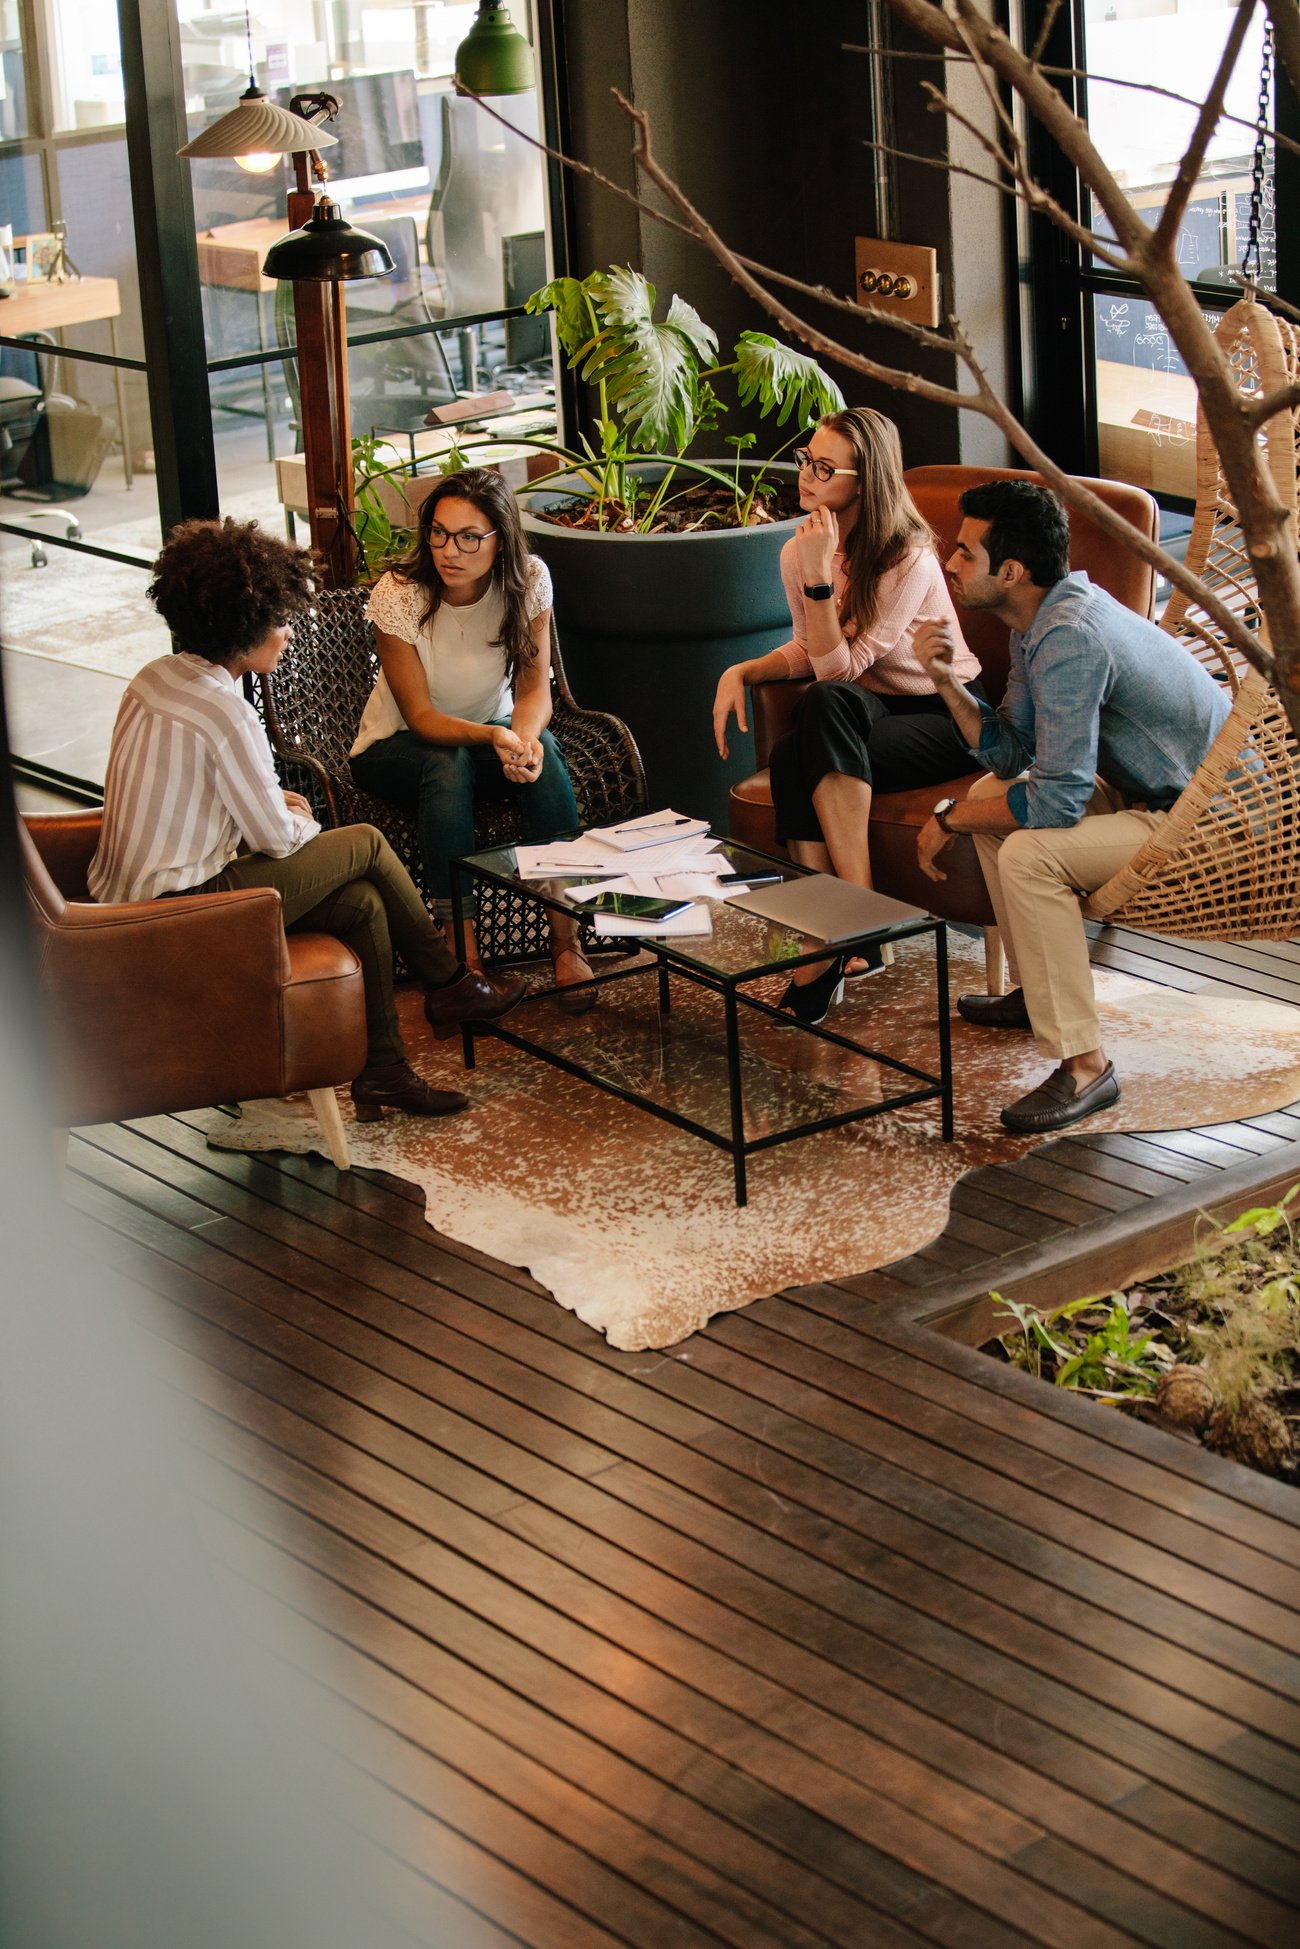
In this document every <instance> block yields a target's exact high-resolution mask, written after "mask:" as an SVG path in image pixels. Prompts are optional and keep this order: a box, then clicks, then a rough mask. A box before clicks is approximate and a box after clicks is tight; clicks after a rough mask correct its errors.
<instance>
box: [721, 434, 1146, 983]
mask: <svg viewBox="0 0 1300 1949" xmlns="http://www.w3.org/2000/svg"><path fill="white" fill-rule="evenodd" d="M905 479H906V481H907V484H908V487H909V488H910V489H911V492H912V498H913V500H914V501H915V502H916V504H917V507H918V508H919V509H920V511H921V513H922V515H923V516H924V517H925V519H926V520H927V521H928V522H929V524H930V526H931V527H932V528H933V529H934V531H935V533H936V535H937V536H938V537H939V549H940V554H941V556H942V558H943V559H945V560H946V559H947V557H948V556H949V555H950V554H951V552H952V548H953V544H954V543H955V542H956V539H957V530H958V528H959V527H960V526H961V519H962V517H961V510H960V508H959V507H958V497H959V496H960V495H961V494H962V493H964V492H965V490H966V489H967V488H968V487H974V486H975V485H976V484H977V483H978V482H980V481H986V480H1029V481H1039V482H1041V479H1042V476H1041V475H1039V474H1031V473H1026V472H1023V471H1022V470H1020V469H1016V468H1007V467H963V466H939V467H912V468H910V469H909V470H908V472H907V474H906V475H905ZM1083 484H1084V485H1085V486H1086V487H1090V488H1091V489H1092V491H1093V492H1094V493H1095V494H1096V495H1097V496H1098V498H1099V499H1100V500H1103V501H1104V502H1105V503H1106V505H1107V506H1108V507H1111V508H1113V509H1115V511H1116V512H1117V513H1118V514H1122V515H1123V516H1124V517H1125V519H1126V520H1128V521H1130V522H1132V524H1133V525H1134V527H1136V528H1138V529H1139V530H1140V531H1141V532H1142V533H1143V534H1146V535H1149V536H1150V537H1151V539H1152V540H1153V541H1154V540H1156V539H1157V537H1158V534H1159V513H1158V510H1157V508H1156V504H1155V502H1154V501H1153V500H1152V498H1151V496H1150V495H1149V494H1147V493H1146V492H1145V491H1144V490H1143V489H1142V488H1140V487H1130V486H1128V485H1127V484H1126V483H1125V482H1122V481H1111V480H1086V481H1084V483H1083ZM1070 566H1071V568H1076V569H1086V570H1087V572H1088V574H1089V576H1091V578H1092V580H1093V581H1094V582H1095V583H1097V584H1098V586H1099V587H1100V588H1103V589H1105V590H1107V591H1108V592H1109V593H1110V594H1111V595H1113V596H1114V597H1115V598H1116V600H1117V601H1119V602H1122V603H1123V604H1124V605H1125V607H1126V608H1129V609H1132V610H1135V611H1136V613H1137V614H1138V615H1139V616H1150V615H1151V614H1152V612H1153V609H1154V607H1155V572H1154V570H1153V569H1152V568H1151V567H1150V565H1149V563H1147V562H1144V561H1143V560H1142V558H1141V556H1139V555H1136V554H1134V552H1133V550H1132V549H1131V548H1128V547H1126V546H1125V545H1124V543H1123V542H1120V541H1116V540H1115V539H1114V538H1113V536H1111V535H1109V534H1108V533H1107V532H1106V531H1105V529H1103V528H1100V527H1098V526H1097V524H1096V522H1094V521H1091V520H1090V519H1088V517H1087V516H1085V515H1079V514H1073V513H1072V514H1071V516H1070ZM961 625H962V631H963V633H964V635H965V637H966V640H967V642H968V643H969V644H970V647H971V649H972V650H973V651H974V652H975V654H976V656H977V657H978V658H979V661H980V667H981V670H982V672H983V676H984V687H985V690H986V692H987V694H988V697H989V700H990V702H992V703H997V702H998V701H999V699H1000V698H1001V696H1002V692H1003V691H1004V689H1005V688H1006V681H1007V665H1008V660H1009V645H1008V640H1007V632H1006V629H1005V628H1004V627H1003V625H1002V624H1001V623H999V622H997V621H996V620H995V619H994V618H993V617H992V616H989V615H986V614H980V613H977V612H975V611H964V612H962V615H961ZM806 688H807V681H806V680H802V679H801V680H798V681H795V682H787V683H766V684H755V685H754V687H753V689H752V690H751V691H750V693H749V699H750V711H751V713H752V715H751V718H750V722H751V724H752V726H753V731H754V745H755V750H756V752H757V756H758V760H759V763H760V764H761V765H762V766H763V767H764V769H763V770H762V771H759V772H756V773H754V774H753V776H752V777H750V778H745V779H742V780H741V781H740V783H739V784H738V785H733V786H732V788H731V833H732V837H733V838H735V839H738V840H739V841H740V842H741V843H742V844H743V845H748V846H758V847H760V848H761V849H762V850H763V851H765V852H780V851H782V850H783V848H781V847H779V846H778V845H777V844H776V824H775V819H774V816H773V812H772V788H771V783H770V780H769V776H768V772H767V769H766V766H767V759H768V754H769V753H770V751H771V749H772V746H773V745H774V744H775V743H776V741H777V739H778V738H779V737H781V736H783V735H784V733H785V732H786V731H787V730H788V729H789V726H790V720H791V717H792V715H793V712H794V707H795V704H796V703H797V702H798V700H799V698H800V697H801V696H802V694H803V692H804V691H805V690H806ZM978 776H979V774H978V772H971V773H970V774H969V775H968V776H966V777H963V778H954V779H950V780H948V781H947V782H946V783H944V784H941V785H922V786H919V787H917V789H916V790H915V791H910V792H889V793H886V792H878V793H876V795H875V796H874V798H873V799H872V803H871V871H872V877H873V878H874V880H875V883H876V886H877V888H878V889H879V891H880V892H881V893H888V894H892V895H893V897H894V898H895V899H896V900H909V901H911V902H912V904H913V905H914V906H917V907H922V908H924V909H925V910H926V911H927V912H929V913H937V914H939V915H941V916H942V918H943V919H945V920H954V921H963V922H966V923H967V924H968V925H972V926H976V927H982V928H984V929H986V930H992V929H993V926H994V917H993V909H992V907H991V906H990V905H989V897H988V893H987V890H986V888H985V885H984V876H983V874H982V873H981V872H980V866H979V860H978V858H977V856H976V853H975V847H974V843H973V842H972V841H971V840H970V839H969V838H960V839H957V840H955V841H954V842H953V844H952V845H951V846H949V847H948V849H947V851H946V852H945V854H944V857H943V869H944V872H945V873H946V875H947V878H946V879H945V880H942V881H934V880H927V879H926V878H925V876H924V874H923V873H922V872H921V869H920V867H919V866H918V865H917V862H916V837H917V834H918V832H919V831H920V829H921V827H922V826H923V825H924V824H925V822H926V820H927V819H928V818H929V817H930V813H931V811H932V810H933V807H934V805H935V804H936V802H937V801H938V800H939V799H942V798H955V799H961V798H965V796H966V793H967V791H968V790H969V789H970V786H971V784H972V783H973V781H974V780H975V779H976V778H977V777H978ZM988 946H989V963H990V969H989V973H990V990H991V992H997V991H998V989H999V987H1000V972H999V971H1000V967H1001V955H1000V951H999V949H998V947H997V943H996V937H995V936H994V937H993V938H991V939H989V942H988Z"/></svg>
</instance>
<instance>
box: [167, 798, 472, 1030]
mask: <svg viewBox="0 0 1300 1949" xmlns="http://www.w3.org/2000/svg"><path fill="white" fill-rule="evenodd" d="M234 887H275V888H276V890H277V891H278V893H279V895H280V899H281V901H282V902H283V904H284V925H285V930H286V932H288V933H306V934H333V935H334V936H335V938H336V939H338V940H340V941H343V942H345V943H346V945H347V946H348V947H350V948H351V949H352V952H353V953H354V954H355V955H356V957H357V959H358V961H359V962H360V963H361V980H362V985H363V987H364V990H365V1001H366V1043H367V1049H366V1063H367V1066H373V1065H375V1064H379V1063H394V1062H401V1060H402V1059H403V1056H404V1055H405V1053H406V1052H405V1049H404V1047H403V1044H402V1032H401V1029H400V1028H399V1027H398V1022H397V1008H396V1005H395V1004H394V1000H393V948H394V946H396V947H397V949H398V951H399V952H400V954H401V956H402V959H403V960H404V961H405V962H406V964H407V966H408V967H409V968H410V970H411V972H412V974H414V975H415V977H416V979H417V980H418V981H419V982H420V983H421V985H422V986H423V987H425V988H443V987H445V986H446V984H447V983H448V982H449V981H451V980H453V979H454V978H455V976H456V974H457V971H458V965H459V964H458V963H457V961H456V957H455V956H454V955H453V954H452V952H451V950H450V949H449V948H448V946H447V943H446V941H445V940H444V939H443V937H442V932H441V930H440V929H439V928H437V927H436V926H435V925H434V923H433V922H432V921H431V920H430V918H429V915H428V913H427V912H426V910H425V905H424V902H423V900H421V898H420V896H419V894H418V893H417V892H416V890H415V887H414V886H413V885H412V883H411V876H410V874H409V873H408V872H407V870H406V868H405V867H404V866H403V865H402V862H401V861H400V860H399V859H398V857H397V855H396V853H395V852H394V851H393V849H392V847H391V846H390V845H389V843H388V841H387V840H386V839H385V838H384V836H383V834H382V833H381V832H378V831H376V829H375V827H374V826H335V827H334V828H333V830H331V831H329V832H322V833H319V834H318V835H317V836H316V838H315V839H309V840H308V841H307V842H306V844H305V845H303V846H300V847H299V848H298V850H297V852H296V853H290V854H289V855H288V857H287V858H286V859H269V858H268V857H267V855H266V854H265V853H245V854H242V855H241V856H240V857H239V858H238V859H232V860H231V862H230V864H229V866H227V867H226V868H225V869H224V871H223V872H221V873H218V874H217V875H216V877H215V878H214V879H211V880H209V881H208V882H207V884H206V885H205V886H201V887H191V888H189V889H188V891H189V892H191V893H218V892H220V893H226V892H229V891H230V890H231V889H232V888H234Z"/></svg>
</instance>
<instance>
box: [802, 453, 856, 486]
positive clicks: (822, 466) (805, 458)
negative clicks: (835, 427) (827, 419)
mask: <svg viewBox="0 0 1300 1949" xmlns="http://www.w3.org/2000/svg"><path fill="white" fill-rule="evenodd" d="M790 458H791V460H793V462H794V464H795V466H796V467H797V468H798V469H799V471H800V473H802V472H803V470H804V468H805V467H807V468H808V469H809V470H810V471H811V473H812V476H813V479H814V480H820V481H827V480H834V478H835V476H836V474H854V475H856V473H857V471H858V470H857V468H856V467H832V466H831V463H830V461H829V460H814V459H813V456H812V455H811V454H810V453H809V451H808V449H807V447H796V448H795V450H794V452H793V453H792V454H791V455H790Z"/></svg>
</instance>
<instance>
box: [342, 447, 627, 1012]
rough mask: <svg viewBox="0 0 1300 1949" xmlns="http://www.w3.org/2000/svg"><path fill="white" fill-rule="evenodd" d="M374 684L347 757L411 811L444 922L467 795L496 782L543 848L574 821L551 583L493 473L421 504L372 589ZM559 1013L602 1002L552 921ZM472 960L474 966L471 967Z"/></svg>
mask: <svg viewBox="0 0 1300 1949" xmlns="http://www.w3.org/2000/svg"><path fill="white" fill-rule="evenodd" d="M366 613H367V615H368V616H369V617H370V620H371V621H372V622H373V623H374V625H375V636H376V640H377V642H378V646H379V662H380V675H379V677H378V678H377V679H376V682H375V688H374V690H373V691H372V693H371V696H370V701H369V703H368V704H367V705H366V708H365V712H364V714H363V716H362V719H361V728H360V730H359V732H358V734H357V741H356V743H355V744H354V745H353V747H352V753H351V766H352V776H353V777H354V778H355V780H356V782H357V784H358V785H359V786H360V787H361V789H362V791H364V792H373V793H374V795H375V797H376V798H381V799H388V800H389V801H390V802H391V803H392V804H393V805H398V806H400V807H401V808H402V809H403V811H405V812H409V813H410V814H411V816H412V818H413V819H414V820H415V822H416V826H417V829H418V831H419V835H420V853H421V857H422V859H423V862H424V872H425V878H426V880H427V882H428V885H429V888H430V891H431V892H432V894H433V897H434V908H435V911H436V912H438V913H439V914H440V915H442V916H443V917H444V918H445V917H446V916H447V915H449V914H450V912H451V865H450V862H451V861H452V860H453V859H455V858H456V857H457V856H458V855H460V854H463V853H472V852H473V851H474V799H475V795H476V793H477V792H478V791H479V790H480V789H481V788H482V787H483V786H484V785H485V784H486V783H487V782H488V781H489V780H491V781H493V782H494V783H495V782H499V781H500V780H501V779H504V780H505V782H506V784H507V785H508V786H509V787H510V789H511V791H512V793H513V794H514V795H515V796H516V797H517V799H518V801H519V814H520V823H521V826H522V829H523V836H524V838H525V840H527V841H528V842H529V843H530V844H533V845H536V844H540V843H544V842H545V841H546V840H548V839H554V838H555V837H556V836H557V834H559V833H562V832H568V831H571V830H572V828H573V827H574V826H576V825H577V823H578V808H577V805H576V803H575V802H574V797H573V787H572V785H571V784H570V782H569V774H568V771H567V769H566V767H565V763H564V758H563V756H562V754H561V751H560V747H559V745H558V744H557V743H556V742H555V739H554V738H553V737H552V736H551V733H550V732H549V731H548V730H547V728H546V726H547V722H548V720H549V718H550V715H551V578H550V573H549V571H548V569H547V567H546V564H545V563H544V562H543V561H541V560H539V559H538V557H537V556H535V555H530V554H529V553H528V548H527V544H526V543H525V540H524V534H523V529H522V527H521V526H520V522H519V511H518V508H517V507H516V505H515V497H514V495H513V493H512V492H511V490H510V488H509V487H508V486H507V485H506V483H505V481H504V480H503V479H502V478H501V476H500V474H497V473H493V472H491V471H490V470H489V469H488V468H485V467H470V468H466V469H465V470H464V471H463V472H461V473H459V474H448V475H447V476H446V478H445V479H443V480H441V481H439V482H438V485H437V486H436V487H435V488H434V489H433V491H432V493H431V494H430V495H429V497H428V499H427V500H426V501H425V502H424V503H423V505H422V506H421V508H420V518H419V528H418V533H417V538H416V543H415V547H414V548H413V549H412V551H411V553H410V554H409V555H408V556H407V557H406V559H405V560H404V561H402V562H399V563H398V564H397V566H396V567H395V568H393V569H391V570H390V571H389V573H388V574H387V575H384V576H381V577H380V579H379V581H378V582H377V583H376V584H375V589H374V593H373V594H372V596H371V598H370V605H369V608H368V609H367V611H366ZM550 927H551V958H552V960H553V961H554V963H555V978H556V984H557V987H558V989H559V991H560V994H559V1001H560V1006H561V1007H562V1008H563V1009H565V1010H566V1012H568V1013H570V1014H582V1013H583V1012H584V1011H585V1010H587V1009H589V1008H590V1007H591V1006H592V1005H593V1003H594V1002H595V999H596V991H595V989H594V988H593V987H591V986H590V985H589V984H590V981H591V969H590V967H589V966H588V964H587V962H586V959H585V958H584V956H583V954H582V952H581V950H580V948H579V946H578V934H577V925H576V923H575V922H574V921H572V920H570V919H568V918H567V917H566V916H562V915H559V914H552V915H551V916H550ZM476 958H477V957H476V954H473V955H472V956H471V965H473V964H474V961H475V960H476Z"/></svg>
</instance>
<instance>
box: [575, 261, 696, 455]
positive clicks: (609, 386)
mask: <svg viewBox="0 0 1300 1949" xmlns="http://www.w3.org/2000/svg"><path fill="white" fill-rule="evenodd" d="M588 290H589V291H590V293H591V298H592V302H593V303H594V304H595V307H596V310H597V312H598V314H599V316H600V319H601V325H602V330H601V333H600V336H599V337H598V338H597V339H596V340H595V341H594V343H593V344H592V345H591V346H590V347H589V348H588V352H587V359H586V363H585V364H584V366H583V369H582V376H583V378H584V379H590V380H594V381H597V382H600V383H603V385H604V386H605V389H606V395H607V397H608V399H609V403H610V405H611V406H612V407H613V408H614V409H615V411H616V412H617V413H618V415H619V417H620V418H621V419H622V421H623V423H624V425H625V427H626V428H627V434H628V439H629V441H630V443H631V445H632V446H634V447H637V448H640V449H641V451H642V452H647V453H649V452H665V451H666V452H669V453H680V452H681V450H682V449H683V447H685V446H687V445H688V444H689V442H690V440H691V438H692V436H693V434H694V432H695V428H696V422H697V419H698V416H699V368H700V363H701V361H702V360H712V359H714V358H715V357H716V356H717V349H718V341H717V339H716V337H715V336H714V334H713V333H712V332H711V331H710V330H709V327H708V326H707V325H706V324H705V322H704V320H703V319H702V318H701V317H700V315H699V313H698V312H697V311H695V310H693V308H692V307H691V306H690V305H688V304H687V303H686V302H685V300H684V299H682V298H676V297H675V298H674V299H673V300H672V303H671V304H670V306H669V308H668V316H667V317H666V318H665V319H663V320H658V319H656V318H655V316H654V304H655V288H654V286H653V284H651V283H650V282H649V280H648V279H647V278H644V277H642V276H641V274H640V272H639V271H633V270H630V269H628V268H627V267H626V266H623V267H620V268H616V269H614V270H611V271H609V272H606V273H601V274H599V275H598V276H597V277H594V278H591V279H589V280H588Z"/></svg>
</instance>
